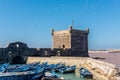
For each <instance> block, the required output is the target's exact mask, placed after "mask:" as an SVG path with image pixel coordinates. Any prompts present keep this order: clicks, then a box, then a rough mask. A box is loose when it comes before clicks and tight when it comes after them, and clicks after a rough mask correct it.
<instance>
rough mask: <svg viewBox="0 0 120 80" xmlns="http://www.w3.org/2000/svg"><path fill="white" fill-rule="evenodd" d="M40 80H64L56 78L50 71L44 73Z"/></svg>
mask: <svg viewBox="0 0 120 80" xmlns="http://www.w3.org/2000/svg"><path fill="white" fill-rule="evenodd" d="M42 80H64V78H63V77H60V76H58V75H57V74H56V73H55V72H54V71H51V72H45V73H44V77H43V78H42Z"/></svg>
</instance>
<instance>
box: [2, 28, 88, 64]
mask: <svg viewBox="0 0 120 80" xmlns="http://www.w3.org/2000/svg"><path fill="white" fill-rule="evenodd" d="M88 31H89V30H86V31H83V30H75V29H72V26H70V27H69V29H68V30H63V31H54V30H53V29H52V38H53V40H52V43H53V46H52V48H29V47H28V46H27V44H25V43H22V42H13V43H10V44H9V45H8V46H7V47H6V48H0V63H5V62H9V63H25V62H26V60H27V57H28V56H39V57H50V56H77V57H79V56H80V57H88Z"/></svg>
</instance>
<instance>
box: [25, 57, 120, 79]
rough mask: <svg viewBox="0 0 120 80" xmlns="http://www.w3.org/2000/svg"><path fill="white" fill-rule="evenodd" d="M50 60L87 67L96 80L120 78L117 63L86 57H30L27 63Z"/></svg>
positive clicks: (49, 61) (51, 61)
mask: <svg viewBox="0 0 120 80" xmlns="http://www.w3.org/2000/svg"><path fill="white" fill-rule="evenodd" d="M38 61H40V62H41V63H42V62H46V61H47V62H48V63H49V64H52V63H58V62H62V63H65V64H66V65H76V67H77V68H78V69H79V68H80V67H84V68H87V69H88V70H89V71H90V72H91V73H92V74H93V78H94V79H95V80H120V77H119V76H117V74H118V69H117V68H116V66H115V65H113V64H110V63H107V62H103V61H99V60H95V59H91V58H87V57H86V58H85V57H28V60H27V63H33V62H38Z"/></svg>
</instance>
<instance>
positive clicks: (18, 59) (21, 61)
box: [12, 56, 26, 64]
mask: <svg viewBox="0 0 120 80" xmlns="http://www.w3.org/2000/svg"><path fill="white" fill-rule="evenodd" d="M25 63H26V61H25V60H24V58H23V57H22V56H15V57H14V58H13V59H12V64H25Z"/></svg>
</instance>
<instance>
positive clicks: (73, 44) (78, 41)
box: [52, 26, 89, 53]
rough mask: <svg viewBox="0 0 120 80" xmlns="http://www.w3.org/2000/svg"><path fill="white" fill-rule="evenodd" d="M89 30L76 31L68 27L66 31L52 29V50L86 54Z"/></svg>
mask: <svg viewBox="0 0 120 80" xmlns="http://www.w3.org/2000/svg"><path fill="white" fill-rule="evenodd" d="M88 34H89V29H86V30H77V29H73V28H72V26H69V29H68V30H62V31H54V29H52V48H53V49H54V48H60V49H71V50H72V51H73V52H84V53H88Z"/></svg>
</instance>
